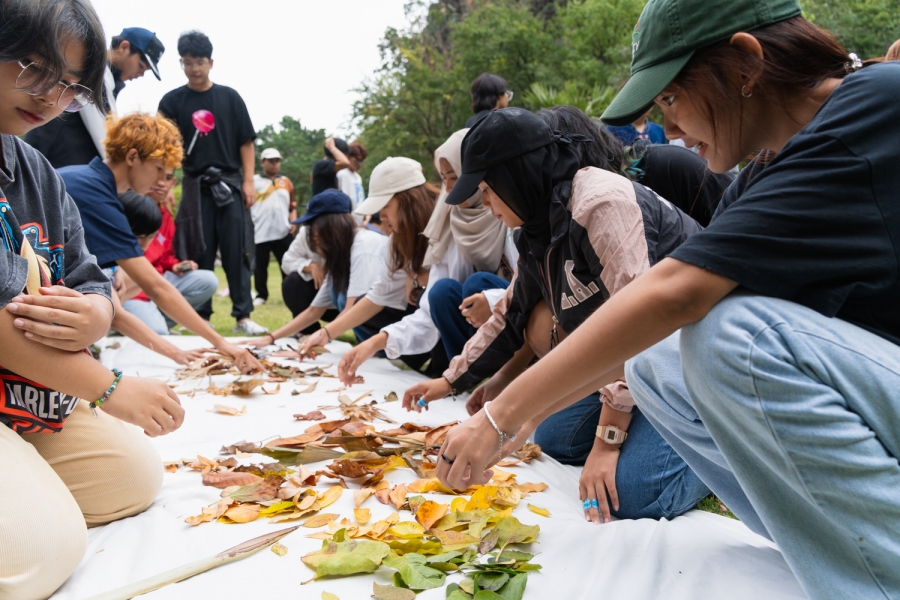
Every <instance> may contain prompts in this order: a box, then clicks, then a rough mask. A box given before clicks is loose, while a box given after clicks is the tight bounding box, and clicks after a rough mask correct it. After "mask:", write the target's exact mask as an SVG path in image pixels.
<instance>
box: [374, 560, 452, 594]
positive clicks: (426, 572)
mask: <svg viewBox="0 0 900 600" xmlns="http://www.w3.org/2000/svg"><path fill="white" fill-rule="evenodd" d="M384 564H385V565H386V566H388V567H390V568H392V569H397V572H398V573H400V577H402V578H403V581H404V582H405V583H406V585H408V586H409V587H410V589H413V590H429V589H432V588H438V587H441V586H443V585H444V580H445V579H446V578H447V576H446V575H444V573H443V572H441V571H438V570H437V569H432V568H431V567H428V566H426V565H425V557H424V556H422V555H421V554H415V553H412V554H404V555H403V556H398V555H397V554H395V553H393V552H391V553H390V554H388V555H387V556H385V557H384Z"/></svg>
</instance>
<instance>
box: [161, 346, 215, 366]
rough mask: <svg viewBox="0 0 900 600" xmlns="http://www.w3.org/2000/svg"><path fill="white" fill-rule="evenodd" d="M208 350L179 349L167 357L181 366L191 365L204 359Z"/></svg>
mask: <svg viewBox="0 0 900 600" xmlns="http://www.w3.org/2000/svg"><path fill="white" fill-rule="evenodd" d="M207 352H208V350H200V349H197V350H181V349H179V348H176V349H175V352H172V354H171V355H167V356H168V357H169V358H171V359H172V360H174V361H175V362H177V363H178V364H179V365H189V364H191V363H192V362H194V361H195V360H198V359H201V358H204V357H205V356H206V353H207Z"/></svg>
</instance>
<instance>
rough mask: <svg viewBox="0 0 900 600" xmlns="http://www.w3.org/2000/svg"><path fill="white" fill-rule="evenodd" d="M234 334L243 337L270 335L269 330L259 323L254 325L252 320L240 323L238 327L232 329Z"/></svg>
mask: <svg viewBox="0 0 900 600" xmlns="http://www.w3.org/2000/svg"><path fill="white" fill-rule="evenodd" d="M231 331H233V332H234V333H240V334H243V335H264V334H266V333H269V330H268V329H266V328H265V327H263V326H262V325H260V324H259V323H254V322H253V321H251V320H250V319H247V320H245V321H238V323H237V325H235V326H234V329H232V330H231Z"/></svg>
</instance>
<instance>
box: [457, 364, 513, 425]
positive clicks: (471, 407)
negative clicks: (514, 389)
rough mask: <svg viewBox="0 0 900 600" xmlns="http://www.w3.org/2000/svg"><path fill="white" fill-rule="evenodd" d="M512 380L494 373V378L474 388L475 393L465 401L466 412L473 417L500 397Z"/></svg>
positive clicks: (499, 373) (500, 373)
mask: <svg viewBox="0 0 900 600" xmlns="http://www.w3.org/2000/svg"><path fill="white" fill-rule="evenodd" d="M511 381H512V380H511V379H507V378H506V377H504V376H503V374H502V372H497V373H494V376H493V377H491V378H490V379H488V380H487V381H485V382H484V383H482V384H481V385H479V386H478V387H477V388H475V391H474V392H472V394H471V395H470V396H469V399H468V400H466V411H468V413H469V415H470V416H471V415H474V414H475V413H477V412H478V411H479V410H481V408H482V407H483V406H484V405H485V404H486V403H487V402H490V401H491V400H493V399H494V398H496V397H497V396H499V395H500V392H502V391H503V390H505V389H506V386H508V385H509V384H510V382H511Z"/></svg>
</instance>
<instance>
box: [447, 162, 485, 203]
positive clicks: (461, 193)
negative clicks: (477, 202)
mask: <svg viewBox="0 0 900 600" xmlns="http://www.w3.org/2000/svg"><path fill="white" fill-rule="evenodd" d="M485 173H487V169H484V170H483V171H476V172H474V173H463V174H462V175H461V176H460V178H459V179H457V180H456V183H455V184H453V189H452V190H450V193H449V194H447V197H446V198H444V202H446V203H447V204H451V205H453V206H456V205H459V204H462V203H463V202H465V201H466V200H468V199H469V198H471V197H472V196H473V195H474V194H475V192H477V191H478V184H479V183H481V182H482V181H484V174H485Z"/></svg>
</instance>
